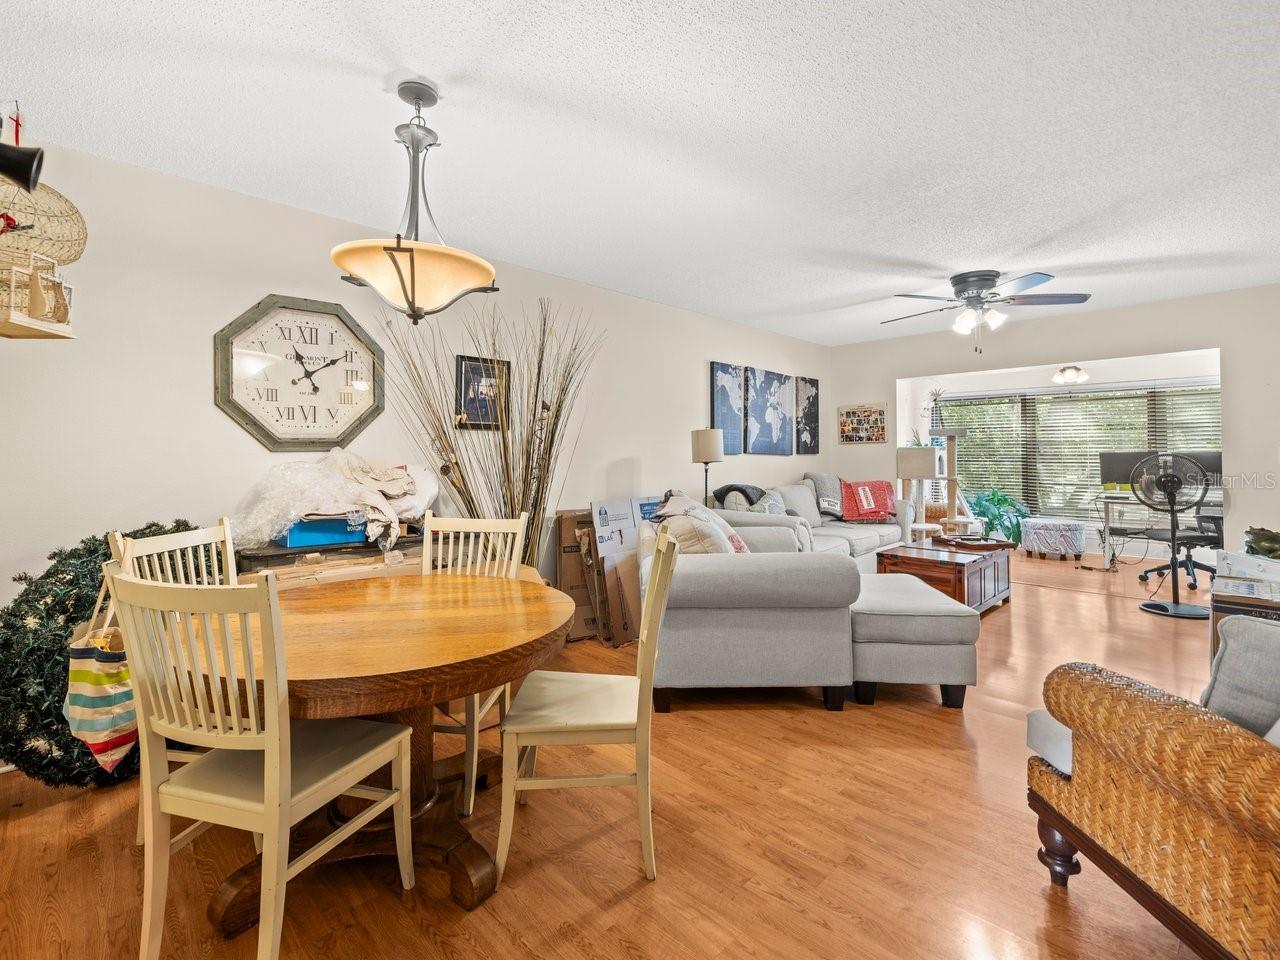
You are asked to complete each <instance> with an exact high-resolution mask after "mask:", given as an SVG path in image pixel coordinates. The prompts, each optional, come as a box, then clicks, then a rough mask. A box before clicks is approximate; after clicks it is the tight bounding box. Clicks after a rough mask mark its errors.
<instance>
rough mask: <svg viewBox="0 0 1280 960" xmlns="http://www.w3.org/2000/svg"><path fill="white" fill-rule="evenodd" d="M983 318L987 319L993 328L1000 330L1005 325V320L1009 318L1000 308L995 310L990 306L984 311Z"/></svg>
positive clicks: (988, 324)
mask: <svg viewBox="0 0 1280 960" xmlns="http://www.w3.org/2000/svg"><path fill="white" fill-rule="evenodd" d="M982 319H984V320H985V321H987V326H988V327H990V328H991V329H992V330H999V329H1000V328H1001V327H1002V326H1004V322H1005V321H1006V320H1008V319H1009V315H1008V314H1007V313H1001V312H1000V311H999V310H993V309H991V308H990V307H987V309H985V310H983V311H982Z"/></svg>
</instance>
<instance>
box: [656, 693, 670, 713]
mask: <svg viewBox="0 0 1280 960" xmlns="http://www.w3.org/2000/svg"><path fill="white" fill-rule="evenodd" d="M653 712H654V713H670V712H671V688H670V687H654V688H653Z"/></svg>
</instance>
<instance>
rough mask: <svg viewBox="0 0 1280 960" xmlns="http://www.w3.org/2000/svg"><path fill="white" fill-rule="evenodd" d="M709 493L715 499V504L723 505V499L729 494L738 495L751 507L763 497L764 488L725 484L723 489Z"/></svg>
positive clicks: (745, 484)
mask: <svg viewBox="0 0 1280 960" xmlns="http://www.w3.org/2000/svg"><path fill="white" fill-rule="evenodd" d="M711 492H712V494H713V495H714V496H715V498H716V503H724V502H725V497H727V496H729V494H731V493H738V494H740V495H741V496H742V497H743V498H745V499H746V501H747V504H748V505H753V504H755V502H756V501H757V500H759V499H760V498H761V497H763V496H764V487H753V486H752V485H751V484H749V483H726V484H725V485H724V486H723V487H716V489H715V490H713V491H711Z"/></svg>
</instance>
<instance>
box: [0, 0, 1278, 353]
mask: <svg viewBox="0 0 1280 960" xmlns="http://www.w3.org/2000/svg"><path fill="white" fill-rule="evenodd" d="M5 32H6V39H5V42H4V51H3V55H2V56H3V60H2V61H0V97H6V96H18V97H20V98H21V99H22V101H23V106H24V109H25V110H26V112H27V115H28V120H29V127H28V132H29V134H30V135H31V136H32V139H41V140H45V141H49V142H54V143H61V144H65V145H67V146H71V147H76V148H79V149H82V150H86V151H89V152H91V153H95V154H98V155H102V156H108V157H112V158H116V159H120V160H124V161H128V162H132V163H137V164H141V165H143V166H147V167H152V168H155V169H158V170H163V171H166V172H169V173H174V174H178V175H181V176H184V177H189V178H192V179H195V180H200V181H204V182H207V183H212V184H218V185H221V186H225V187H229V188H231V189H234V190H239V191H243V192H245V193H249V194H254V195H257V196H261V197H267V198H270V199H272V200H278V201H282V202H284V203H289V204H293V205H296V206H299V207H303V208H307V209H311V210H316V211H320V212H324V213H328V214H333V215H336V216H339V217H344V218H347V219H350V220H353V221H356V222H360V223H369V224H378V225H383V226H385V227H386V228H388V229H390V228H393V227H394V226H395V224H396V222H397V220H398V219H399V215H400V211H401V206H402V202H403V184H404V175H405V171H404V166H405V162H404V158H403V153H402V151H401V148H400V147H399V146H397V145H395V144H394V143H393V142H392V128H393V127H394V125H395V124H396V123H398V122H401V121H403V120H404V119H406V117H407V115H408V110H407V108H405V107H404V106H403V105H402V104H401V103H400V101H399V100H397V99H396V98H395V96H394V94H393V93H391V92H390V91H392V90H393V89H394V86H395V82H396V81H397V80H399V79H401V78H402V77H404V76H408V75H412V74H421V75H424V76H427V77H430V78H432V79H434V80H436V81H438V82H439V83H440V84H441V86H442V92H443V94H444V98H445V99H444V100H443V102H442V103H441V104H440V106H438V107H437V108H435V109H434V110H432V111H430V112H429V115H428V121H429V123H430V125H431V126H433V127H434V128H436V129H437V130H438V131H439V132H440V135H441V138H442V141H443V143H444V146H443V147H442V148H441V149H440V150H439V151H437V152H435V153H434V154H433V156H432V159H431V161H430V162H429V164H428V167H429V171H428V174H429V178H430V181H431V183H432V190H431V198H432V204H433V207H434V208H435V211H436V214H437V219H438V220H439V221H440V225H441V227H442V229H443V230H444V232H445V236H446V237H447V238H448V239H449V240H450V242H451V243H454V244H455V245H459V246H463V247H466V248H468V249H472V250H475V251H476V252H478V253H480V254H482V255H484V256H487V257H490V258H492V259H496V260H503V261H508V262H512V263H519V264H523V265H526V266H529V267H533V268H536V269H539V270H543V271H547V272H551V273H556V274H560V275H563V276H568V277H572V278H575V279H579V280H584V281H588V282H591V283H595V284H599V285H601V286H604V287H610V288H613V289H616V290H621V291H624V292H627V293H631V294H636V295H639V296H642V297H647V298H650V299H653V300H656V301H660V302H662V303H668V304H674V305H678V306H683V307H689V308H692V309H695V310H699V311H703V312H705V313H710V314H714V315H719V316H724V317H729V318H733V319H737V320H741V321H743V322H746V323H750V324H753V325H756V326H760V327H767V328H771V329H774V330H778V331H781V332H784V333H788V334H792V335H794V336H798V337H803V338H806V339H810V340H814V341H818V342H821V343H832V344H835V343H846V342H851V341H856V340H864V339H869V338H872V337H878V336H886V335H902V334H910V333H920V332H924V331H926V330H930V329H939V328H941V327H944V326H946V324H947V322H948V321H947V320H946V319H945V318H941V319H940V318H930V317H924V318H920V319H917V320H911V321H906V322H903V323H899V324H893V325H890V326H888V327H881V326H879V321H881V320H884V319H886V318H889V317H893V316H897V315H899V314H904V313H910V312H912V310H911V308H912V306H913V305H912V302H911V301H901V300H899V301H894V300H892V299H888V297H889V296H890V295H891V294H893V293H898V292H902V293H906V292H942V293H946V292H949V288H948V286H947V284H946V278H947V276H949V275H950V274H951V273H953V272H956V271H959V270H965V269H980V268H991V269H999V270H1004V271H1007V272H1027V271H1029V270H1045V271H1047V272H1049V273H1054V274H1057V276H1058V279H1057V280H1055V281H1053V282H1052V283H1051V284H1047V285H1045V286H1044V287H1041V288H1039V289H1038V290H1037V291H1035V292H1037V293H1041V292H1043V293H1052V292H1058V291H1062V292H1074V291H1082V292H1089V293H1092V294H1093V295H1094V298H1093V300H1092V301H1091V303H1090V304H1089V305H1088V306H1086V307H1059V308H1054V310H1052V311H1050V310H1048V309H1046V308H1039V309H1037V310H1030V309H1024V310H1021V311H1018V312H1016V313H1015V314H1014V319H1018V320H1022V319H1027V318H1034V317H1039V316H1049V315H1058V316H1061V317H1064V318H1065V317H1068V316H1069V315H1070V314H1071V313H1072V312H1078V311H1080V310H1085V309H1090V308H1093V307H1113V306H1118V305H1123V304H1126V303H1135V302H1144V301H1151V300H1158V299H1164V298H1167V297H1173V296H1183V295H1189V294H1194V293H1201V292H1207V291H1212V290H1220V289H1227V288H1232V287H1241V286H1249V285H1253V284H1259V283H1268V282H1273V281H1276V280H1280V258H1278V257H1277V250H1280V242H1278V241H1280V15H1278V13H1277V6H1276V3H1275V0H1215V2H1213V3H1206V2H1201V0H1195V2H1192V0H1177V2H1174V0H1166V2H1143V0H1137V2H1132V0H1130V2H1123V0H1022V2H996V0H898V2H866V0H859V2H843V3H841V2H836V0H828V2H825V3H814V2H791V3H788V4H777V3H774V2H772V0H734V2H725V0H713V2H703V3H698V4H693V3H681V2H675V0H649V2H619V0H591V2H579V3H567V2H566V3H557V2H550V0H542V2H524V3H521V2H509V3H499V2H492V0H479V2H477V0H444V2H421V0H415V2H407V0H309V2H291V3H264V2H261V0H241V2H230V0H205V2H202V3H199V4H196V3H187V2H179V3H172V2H170V3H164V4H161V3H84V2H80V0H75V2H73V0H44V2H42V3H41V4H40V5H39V10H38V11H34V10H33V12H30V13H29V14H27V15H22V16H15V17H6V18H5ZM50 182H53V180H52V177H51V179H50ZM55 185H56V184H55ZM192 229H199V224H192ZM250 229H251V227H250ZM499 281H501V276H499ZM917 302H918V301H917ZM1206 319H1209V318H1206Z"/></svg>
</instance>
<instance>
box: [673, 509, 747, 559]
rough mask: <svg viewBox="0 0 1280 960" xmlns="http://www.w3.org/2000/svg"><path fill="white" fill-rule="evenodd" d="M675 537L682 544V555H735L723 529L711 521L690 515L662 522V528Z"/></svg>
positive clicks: (681, 515) (682, 515)
mask: <svg viewBox="0 0 1280 960" xmlns="http://www.w3.org/2000/svg"><path fill="white" fill-rule="evenodd" d="M660 529H665V530H666V531H667V533H669V534H670V535H671V536H673V537H675V539H676V543H678V544H680V552H681V553H733V552H734V549H733V544H731V543H730V542H729V538H728V537H726V536H725V535H724V533H723V531H721V529H720V528H719V527H718V526H716V525H715V524H714V523H712V522H711V521H709V520H699V519H698V518H697V517H694V516H691V515H689V514H680V515H678V516H675V517H668V518H666V519H665V520H663V521H662V527H661V528H660Z"/></svg>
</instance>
